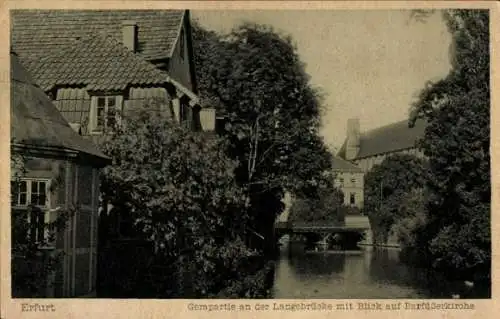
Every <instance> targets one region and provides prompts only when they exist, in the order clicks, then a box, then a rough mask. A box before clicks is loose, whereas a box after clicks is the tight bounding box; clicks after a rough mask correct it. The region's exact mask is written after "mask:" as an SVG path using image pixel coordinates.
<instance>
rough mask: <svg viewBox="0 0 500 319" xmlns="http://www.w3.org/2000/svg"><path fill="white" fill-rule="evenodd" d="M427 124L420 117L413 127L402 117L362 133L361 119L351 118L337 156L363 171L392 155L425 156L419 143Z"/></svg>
mask: <svg viewBox="0 0 500 319" xmlns="http://www.w3.org/2000/svg"><path fill="white" fill-rule="evenodd" d="M425 127H426V122H425V121H424V120H417V121H416V122H415V125H414V126H413V127H411V128H410V127H409V126H408V120H403V121H399V122H396V123H392V124H389V125H385V126H381V127H378V128H376V129H372V130H369V131H366V132H364V133H360V126H359V119H349V120H348V121H347V137H346V140H345V142H344V143H343V145H342V147H341V148H340V150H339V152H338V154H337V155H338V156H339V157H340V158H342V159H344V160H347V161H350V162H352V163H354V164H356V165H357V166H358V167H359V168H361V170H362V171H363V172H364V173H367V172H368V171H370V170H371V168H372V167H373V166H374V165H377V164H380V163H382V161H383V160H384V158H386V157H387V156H389V155H392V154H412V155H415V156H423V154H422V152H421V151H420V150H418V149H417V146H416V142H417V140H418V139H420V138H421V137H423V136H424V131H425Z"/></svg>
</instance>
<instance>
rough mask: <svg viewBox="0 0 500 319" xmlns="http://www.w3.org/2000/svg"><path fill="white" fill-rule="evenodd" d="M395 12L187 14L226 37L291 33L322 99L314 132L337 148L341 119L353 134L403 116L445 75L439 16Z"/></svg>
mask: <svg viewBox="0 0 500 319" xmlns="http://www.w3.org/2000/svg"><path fill="white" fill-rule="evenodd" d="M409 16H410V13H409V11H403V10H350V11H348V10H343V11H341V10H322V11H319V10H318V11H316V10H314V11H313V10H307V11H306V10H302V11H285V10H280V11H276V10H272V11H271V10H267V11H265V10H252V11H250V10H240V11H235V10H234V11H229V10H225V11H196V10H194V11H192V17H193V18H194V19H196V20H198V21H199V22H200V23H201V24H202V25H203V26H204V27H206V28H208V29H211V30H214V31H218V32H228V31H230V30H231V29H232V28H234V27H236V26H238V25H239V24H241V23H243V22H254V23H259V24H267V25H271V26H273V28H274V29H275V30H276V31H278V32H281V33H284V34H289V35H291V36H292V39H293V41H294V42H295V45H296V46H297V51H298V54H299V56H300V58H301V59H302V61H303V62H305V64H306V72H307V73H309V75H310V76H311V84H312V85H313V86H314V87H316V88H319V89H320V90H321V91H322V93H323V96H324V101H323V104H324V109H325V111H324V114H323V115H322V128H321V135H322V136H323V137H324V139H325V142H326V143H327V144H328V145H329V147H331V148H332V149H333V150H334V149H338V148H340V146H341V144H342V143H343V141H344V139H345V135H346V125H347V120H348V119H349V118H359V120H360V126H361V127H360V129H361V131H366V130H369V129H372V128H376V127H379V126H382V125H386V124H390V123H393V122H396V121H399V120H403V119H406V118H407V117H408V111H409V108H410V105H411V103H412V101H414V100H415V97H416V95H417V94H418V93H419V91H420V90H421V89H422V88H423V87H424V85H425V83H426V82H427V81H429V80H434V81H435V80H438V79H440V78H443V77H444V76H446V74H447V73H448V72H449V69H450V64H449V53H448V52H449V45H450V40H451V38H450V35H449V33H448V31H447V29H446V26H445V24H444V21H443V20H442V18H441V15H440V14H435V15H433V16H431V17H430V18H429V19H428V21H427V22H426V23H419V22H416V21H409Z"/></svg>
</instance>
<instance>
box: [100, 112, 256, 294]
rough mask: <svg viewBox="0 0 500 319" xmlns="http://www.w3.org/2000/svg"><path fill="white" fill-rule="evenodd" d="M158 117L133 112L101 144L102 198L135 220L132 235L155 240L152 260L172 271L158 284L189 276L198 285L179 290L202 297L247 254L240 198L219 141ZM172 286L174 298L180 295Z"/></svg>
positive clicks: (242, 199)
mask: <svg viewBox="0 0 500 319" xmlns="http://www.w3.org/2000/svg"><path fill="white" fill-rule="evenodd" d="M163 114H164V113H162V112H161V111H157V110H156V109H155V108H144V109H141V110H139V111H137V112H135V113H131V114H130V115H128V116H127V119H126V123H125V125H124V126H122V127H121V128H118V129H117V131H116V133H115V134H113V135H111V136H110V138H109V139H107V140H106V141H104V142H103V143H102V145H101V147H102V149H103V151H104V152H105V153H106V154H107V155H109V156H110V157H111V158H112V159H113V162H112V165H110V166H108V167H106V168H105V170H104V174H103V183H102V193H103V197H104V198H105V200H107V201H108V202H110V203H111V204H113V205H114V208H115V209H117V210H118V211H119V212H120V215H121V216H129V218H130V220H132V221H133V222H134V231H135V232H134V234H135V235H139V236H140V237H142V238H144V239H147V240H150V241H152V242H153V243H154V246H155V259H156V261H155V263H157V264H161V265H164V266H166V267H167V268H168V267H170V268H169V269H168V270H166V273H163V276H166V277H161V278H157V281H159V282H168V281H169V280H170V281H172V280H173V281H175V280H181V279H179V278H181V276H184V275H186V274H187V276H188V277H189V276H190V277H192V278H195V280H192V281H191V282H190V283H188V282H187V281H183V282H182V283H181V284H180V286H179V289H180V288H183V289H187V288H186V287H188V286H189V285H190V284H191V285H192V287H191V288H190V289H192V291H191V292H190V293H191V294H192V295H190V296H191V297H192V296H203V295H206V294H207V293H208V292H213V291H214V290H215V291H217V289H218V288H220V285H223V283H224V281H225V280H228V278H232V277H231V276H233V275H235V273H237V271H238V269H239V268H238V267H239V263H240V262H241V261H242V260H243V259H244V258H246V257H249V256H250V255H252V252H251V251H250V250H249V249H247V247H246V246H245V245H244V243H243V242H242V234H243V233H244V228H245V225H246V224H247V222H248V218H247V216H246V214H245V209H244V205H245V195H244V194H243V192H242V190H241V188H239V187H238V186H237V185H236V183H235V180H234V175H233V170H234V167H235V163H234V162H233V161H231V160H229V159H228V158H227V156H226V155H225V153H224V150H223V148H222V147H221V145H220V143H219V141H218V139H216V138H215V137H212V138H211V137H207V136H206V135H202V134H199V133H196V132H191V131H189V130H188V129H186V128H184V127H182V126H180V125H178V124H177V123H174V122H172V121H170V119H168V118H166V116H165V115H163ZM172 274H177V275H172ZM170 275H171V277H170V279H169V278H167V277H168V276H170ZM172 289H174V290H172V291H171V292H170V294H171V296H183V295H182V293H183V292H180V290H177V291H175V288H172ZM166 294H167V293H166Z"/></svg>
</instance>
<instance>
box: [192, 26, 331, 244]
mask: <svg viewBox="0 0 500 319" xmlns="http://www.w3.org/2000/svg"><path fill="white" fill-rule="evenodd" d="M193 30H194V36H193V38H194V46H195V52H197V55H198V57H197V58H196V68H197V72H198V74H197V76H198V78H199V90H200V94H201V96H202V97H203V99H204V100H205V101H209V102H208V103H213V104H215V105H216V106H217V107H218V108H219V109H221V110H223V112H224V113H225V115H226V125H225V132H224V136H225V137H226V139H227V140H228V141H229V148H228V154H229V156H230V157H231V158H233V159H235V160H237V162H238V166H237V168H236V170H235V173H236V178H237V182H238V184H239V185H241V186H242V187H243V188H244V189H245V190H246V193H247V195H248V205H247V207H248V209H249V216H250V218H251V221H250V226H251V227H250V228H251V230H252V233H256V234H259V235H260V236H261V238H264V240H263V241H260V244H262V245H264V244H265V243H266V242H267V243H269V244H271V242H272V241H269V240H265V239H266V238H272V234H273V227H274V220H275V218H276V216H277V215H278V214H279V213H280V212H281V210H282V209H283V204H282V202H281V199H282V197H283V194H284V191H285V190H287V191H290V192H291V193H294V194H298V195H299V196H302V197H304V196H306V195H307V194H313V193H315V192H316V191H315V188H316V187H317V186H318V184H319V181H320V179H321V175H322V174H323V172H324V171H325V170H328V169H329V168H330V165H331V164H330V163H331V160H330V153H329V152H328V150H327V148H326V146H325V144H324V143H323V140H322V139H321V138H320V137H319V125H320V120H319V116H320V113H321V107H320V102H321V99H320V96H319V93H318V91H317V90H315V89H313V88H312V87H311V85H310V83H309V76H308V75H307V74H306V73H305V71H304V65H303V63H302V62H301V61H300V59H299V57H298V54H297V52H296V48H295V47H294V46H293V44H292V42H291V39H290V38H289V37H284V36H281V35H280V34H278V33H276V32H275V31H273V30H272V29H271V28H269V27H266V26H261V25H253V24H244V25H241V26H240V27H238V28H236V29H234V30H233V31H232V32H231V33H230V34H227V35H218V34H216V33H214V32H209V31H206V30H204V29H203V28H201V27H200V26H199V25H197V24H194V28H193ZM255 247H257V248H259V249H265V245H264V246H261V245H260V246H259V244H257V245H256V246H255Z"/></svg>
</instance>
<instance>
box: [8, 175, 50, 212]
mask: <svg viewBox="0 0 500 319" xmlns="http://www.w3.org/2000/svg"><path fill="white" fill-rule="evenodd" d="M16 186H17V187H16ZM48 187H49V181H48V180H29V179H26V180H21V181H20V182H18V183H16V182H11V192H12V194H11V200H12V206H28V205H30V204H31V205H34V206H37V207H47V204H48V196H47V193H48Z"/></svg>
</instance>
